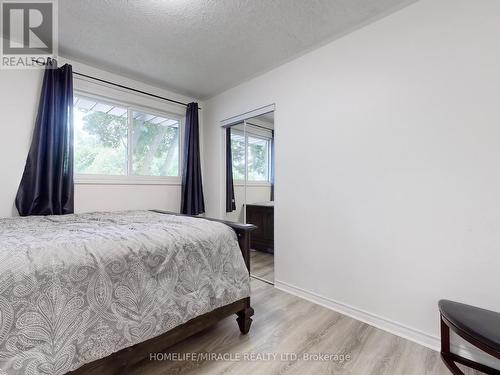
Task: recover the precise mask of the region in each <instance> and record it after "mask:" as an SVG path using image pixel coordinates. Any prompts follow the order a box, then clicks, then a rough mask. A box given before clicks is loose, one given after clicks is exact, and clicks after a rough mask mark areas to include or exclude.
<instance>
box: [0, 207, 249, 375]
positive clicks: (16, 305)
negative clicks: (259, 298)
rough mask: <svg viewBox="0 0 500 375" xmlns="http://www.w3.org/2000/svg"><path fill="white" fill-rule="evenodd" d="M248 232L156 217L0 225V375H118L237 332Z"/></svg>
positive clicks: (244, 301)
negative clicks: (196, 338)
mask: <svg viewBox="0 0 500 375" xmlns="http://www.w3.org/2000/svg"><path fill="white" fill-rule="evenodd" d="M254 228H255V227H254V226H252V225H242V224H237V223H228V222H221V221H217V220H208V219H201V218H194V217H189V216H183V215H175V214H170V213H165V212H161V211H128V212H114V213H111V212H105V213H89V214H79V215H64V216H46V217H27V218H6V219H0V374H2V373H8V374H54V375H56V374H65V373H72V374H122V373H125V372H126V371H127V369H132V368H133V367H134V366H135V365H137V364H138V363H139V362H140V361H142V360H147V358H148V356H149V354H150V353H153V352H160V351H162V350H164V349H165V348H167V347H168V346H170V345H172V344H174V343H176V342H179V341H181V340H183V339H184V338H186V337H188V336H190V335H192V334H194V333H196V332H199V331H201V330H203V329H204V328H206V327H208V326H210V325H212V324H214V323H216V322H217V321H219V320H220V319H223V318H225V317H227V316H230V315H232V314H237V322H238V325H239V328H240V331H241V332H242V333H243V334H245V333H247V332H248V330H249V329H250V324H251V321H252V320H251V316H252V315H253V309H252V308H251V306H250V283H249V267H250V263H249V254H248V252H249V241H250V231H251V230H253V229H254ZM242 255H243V256H242Z"/></svg>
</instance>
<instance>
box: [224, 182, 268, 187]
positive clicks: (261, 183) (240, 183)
mask: <svg viewBox="0 0 500 375" xmlns="http://www.w3.org/2000/svg"><path fill="white" fill-rule="evenodd" d="M233 184H234V186H247V187H251V186H255V187H271V183H270V182H266V181H248V182H247V183H246V184H245V182H243V181H234V182H233Z"/></svg>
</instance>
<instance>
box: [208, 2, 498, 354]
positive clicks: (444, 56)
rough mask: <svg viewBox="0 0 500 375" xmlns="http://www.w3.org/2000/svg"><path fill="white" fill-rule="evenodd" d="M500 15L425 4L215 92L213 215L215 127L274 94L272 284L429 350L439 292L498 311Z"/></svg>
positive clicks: (476, 7) (218, 162)
mask: <svg viewBox="0 0 500 375" xmlns="http://www.w3.org/2000/svg"><path fill="white" fill-rule="evenodd" d="M499 19H500V2H499V1H497V0H482V1H470V0H422V1H420V2H418V3H416V4H414V5H411V6H409V7H408V8H405V9H403V10H401V11H399V12H397V13H395V14H393V15H391V16H389V17H387V18H384V19H382V20H380V21H378V22H376V23H374V24H371V25H369V26H366V27H364V28H363V29H360V30H358V31H356V32H354V33H351V34H349V35H347V36H345V37H343V38H341V39H339V40H337V41H334V42H332V43H330V44H328V45H326V46H324V47H322V48H320V49H318V50H315V51H313V52H311V53H309V54H307V55H304V56H302V57H301V58H299V59H296V60H294V61H292V62H290V63H288V64H286V65H283V66H281V67H279V68H277V69H274V70H272V71H270V72H268V73H266V74H264V75H262V76H260V77H257V78H255V79H253V80H251V81H248V82H246V83H244V84H241V85H239V86H238V87H235V88H233V89H231V90H228V91H226V92H224V93H222V94H220V95H218V96H216V97H215V98H212V99H211V100H210V101H209V102H208V103H207V104H206V107H207V111H205V124H206V129H205V151H206V155H205V161H206V168H205V193H206V196H207V198H208V199H207V203H208V204H207V206H208V210H209V214H210V215H212V216H221V215H222V214H223V209H222V208H223V205H222V204H223V199H222V198H223V192H224V188H223V187H224V183H223V181H224V180H223V178H224V173H223V171H224V169H223V165H224V160H223V157H224V156H223V144H224V143H223V139H224V137H223V133H222V132H221V130H220V129H219V121H220V120H222V119H225V118H228V117H231V116H236V115H238V114H240V113H244V112H246V111H249V110H252V109H255V108H258V107H261V106H263V105H268V104H271V103H276V114H275V131H276V206H275V217H276V223H275V230H276V233H275V259H276V283H277V286H278V287H280V288H283V289H286V290H289V291H291V292H294V293H296V294H299V295H302V296H305V297H306V298H310V299H312V300H315V301H316V302H319V303H322V304H324V305H327V306H329V307H332V308H334V309H337V310H340V311H343V312H345V313H348V314H351V315H353V316H356V317H357V318H359V319H362V320H364V321H368V322H370V323H372V324H374V325H377V326H380V327H383V328H384V329H387V330H390V331H393V332H396V333H398V334H400V335H402V336H405V337H410V338H411V339H413V340H416V341H418V342H421V343H424V344H426V345H428V346H431V347H434V348H436V347H437V344H438V342H437V337H438V312H437V301H438V300H439V299H440V298H449V299H453V300H458V301H463V302H466V303H470V304H473V305H478V306H482V307H484V308H488V309H493V310H496V311H500V299H499V298H498V296H499V290H500V289H499V286H500V276H499V272H498V265H499V264H500V251H499V249H500V230H499V226H500V168H499V166H500V105H499V103H500V44H499V43H498V36H499V35H500V22H498V20H499ZM304 147H306V148H307V152H303V148H304Z"/></svg>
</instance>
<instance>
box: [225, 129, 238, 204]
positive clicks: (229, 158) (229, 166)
mask: <svg viewBox="0 0 500 375" xmlns="http://www.w3.org/2000/svg"><path fill="white" fill-rule="evenodd" d="M234 210H236V199H234V181H233V152H232V150H231V128H230V127H228V128H226V212H233V211H234Z"/></svg>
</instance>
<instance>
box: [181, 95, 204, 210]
mask: <svg viewBox="0 0 500 375" xmlns="http://www.w3.org/2000/svg"><path fill="white" fill-rule="evenodd" d="M185 129H186V131H185V134H186V135H185V137H184V158H183V166H182V193H181V194H182V195H181V213H182V214H187V215H199V214H202V213H204V212H205V201H204V199H203V183H202V181H201V162H200V132H199V124H198V103H189V104H188V106H187V110H186V126H185Z"/></svg>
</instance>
